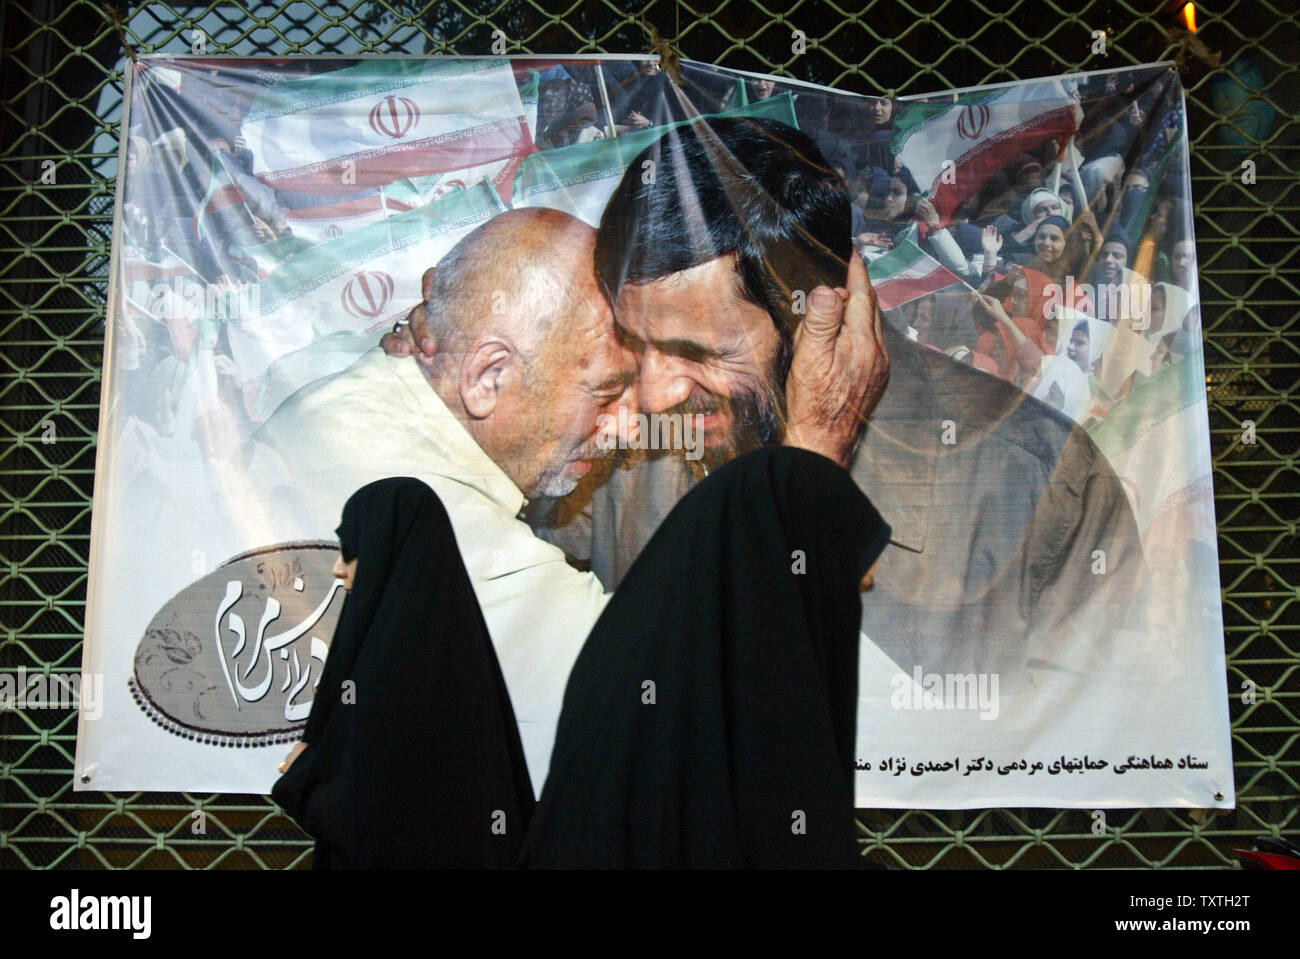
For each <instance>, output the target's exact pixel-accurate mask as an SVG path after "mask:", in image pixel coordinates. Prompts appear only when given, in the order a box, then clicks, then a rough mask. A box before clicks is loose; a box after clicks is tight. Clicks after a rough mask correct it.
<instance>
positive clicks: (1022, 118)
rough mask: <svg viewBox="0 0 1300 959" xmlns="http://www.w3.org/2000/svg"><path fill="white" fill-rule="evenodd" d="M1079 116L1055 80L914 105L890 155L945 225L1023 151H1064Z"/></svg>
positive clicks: (902, 122)
mask: <svg viewBox="0 0 1300 959" xmlns="http://www.w3.org/2000/svg"><path fill="white" fill-rule="evenodd" d="M1082 119H1083V111H1082V110H1081V109H1080V108H1079V104H1078V103H1077V102H1076V101H1075V99H1074V98H1073V97H1072V96H1071V95H1070V93H1069V92H1068V91H1067V90H1066V89H1065V86H1064V84H1063V83H1062V82H1061V80H1060V79H1053V80H1048V81H1043V82H1040V83H1019V84H1014V85H1010V86H1005V87H999V88H995V89H993V90H991V91H984V92H981V93H966V94H957V95H955V96H954V97H953V102H952V103H948V104H944V103H915V104H911V105H909V107H908V109H907V110H904V111H903V113H902V116H901V117H900V118H899V122H898V126H897V127H896V128H895V131H894V140H893V151H894V155H895V156H896V157H897V158H898V159H899V160H900V161H902V164H903V165H904V166H905V167H907V168H908V170H910V171H911V173H912V176H913V177H915V179H916V182H917V184H918V185H919V186H920V187H921V189H922V190H928V191H929V193H930V198H931V200H932V201H933V202H934V206H935V209H937V210H938V212H939V217H940V218H941V220H942V221H943V222H944V223H945V224H946V223H947V222H948V220H949V218H950V217H951V216H952V214H953V213H954V212H955V211H956V209H957V207H959V206H961V204H962V203H963V202H965V200H966V199H967V198H968V197H970V196H972V195H973V194H975V193H976V192H977V191H978V190H979V189H980V187H982V186H983V185H984V184H985V183H986V182H987V181H988V179H989V177H991V176H992V175H993V174H994V173H997V172H998V171H1000V170H1001V169H1002V168H1003V167H1005V166H1006V165H1007V164H1008V163H1009V162H1010V161H1011V160H1013V159H1014V158H1015V157H1017V156H1019V155H1020V154H1022V153H1027V152H1029V151H1030V150H1034V149H1037V148H1038V147H1041V146H1042V145H1043V144H1044V143H1046V142H1048V141H1049V140H1052V139H1055V140H1056V141H1057V142H1058V144H1060V145H1061V146H1062V147H1064V145H1065V143H1066V141H1067V140H1068V139H1069V138H1070V137H1071V136H1073V135H1074V132H1075V131H1076V130H1077V129H1078V128H1079V123H1080V121H1081V120H1082Z"/></svg>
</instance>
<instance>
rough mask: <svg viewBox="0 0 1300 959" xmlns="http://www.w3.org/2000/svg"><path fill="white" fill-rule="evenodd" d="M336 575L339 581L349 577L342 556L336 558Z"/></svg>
mask: <svg viewBox="0 0 1300 959" xmlns="http://www.w3.org/2000/svg"><path fill="white" fill-rule="evenodd" d="M334 575H335V576H336V577H338V578H339V579H343V578H345V577H346V576H347V575H348V570H347V567H346V566H345V565H344V563H343V557H342V556H336V557H334Z"/></svg>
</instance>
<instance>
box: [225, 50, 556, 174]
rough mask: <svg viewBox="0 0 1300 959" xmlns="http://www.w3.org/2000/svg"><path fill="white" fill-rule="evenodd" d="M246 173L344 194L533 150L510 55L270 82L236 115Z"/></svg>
mask: <svg viewBox="0 0 1300 959" xmlns="http://www.w3.org/2000/svg"><path fill="white" fill-rule="evenodd" d="M242 133H243V136H244V140H245V141H246V142H247V143H248V146H249V149H251V150H252V152H253V157H254V164H253V172H254V173H255V174H256V175H257V176H258V177H259V178H260V179H261V180H262V181H263V182H264V183H267V184H269V185H270V186H273V187H275V188H276V189H278V190H289V191H295V192H299V193H322V194H328V193H346V192H349V191H351V190H354V189H355V190H364V189H366V188H368V187H374V186H378V185H381V184H387V183H391V182H393V181H394V180H398V179H401V178H403V177H414V176H427V175H429V174H433V173H445V172H447V171H449V170H464V169H467V168H469V167H475V166H479V165H481V164H484V163H491V162H493V161H502V160H507V159H509V158H511V157H522V156H525V155H527V154H529V153H532V152H533V151H534V150H535V147H534V146H533V141H532V135H531V133H530V132H529V128H528V121H527V119H526V117H525V108H524V104H523V101H522V100H521V98H520V94H519V88H518V86H517V85H516V83H515V75H514V72H513V71H512V70H511V68H510V62H509V61H508V60H506V59H504V58H500V59H497V58H490V59H483V60H477V59H475V60H441V59H440V60H376V61H367V62H364V63H360V64H358V65H356V66H354V67H348V68H347V69H344V70H336V71H333V72H331V73H326V74H322V75H320V76H315V77H307V78H304V79H298V80H287V81H285V82H283V83H277V84H275V85H274V86H272V87H270V88H268V89H267V90H266V92H264V93H263V94H261V95H260V96H259V97H258V98H257V99H256V100H254V101H253V104H252V105H251V107H250V108H249V111H248V114H247V115H246V116H245V117H244V122H243V128H242Z"/></svg>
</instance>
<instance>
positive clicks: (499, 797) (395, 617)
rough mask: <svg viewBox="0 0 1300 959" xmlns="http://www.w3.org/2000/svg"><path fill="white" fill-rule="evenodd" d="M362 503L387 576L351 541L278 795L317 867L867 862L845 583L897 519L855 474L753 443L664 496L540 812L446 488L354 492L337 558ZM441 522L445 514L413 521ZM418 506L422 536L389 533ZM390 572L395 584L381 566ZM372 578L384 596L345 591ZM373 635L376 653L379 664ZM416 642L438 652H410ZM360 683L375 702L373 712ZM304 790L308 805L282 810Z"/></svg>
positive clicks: (581, 666) (563, 723) (854, 635)
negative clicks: (313, 841)
mask: <svg viewBox="0 0 1300 959" xmlns="http://www.w3.org/2000/svg"><path fill="white" fill-rule="evenodd" d="M385 484H390V485H387V486H386V485H385ZM403 497H405V499H403ZM359 500H360V501H362V502H360V503H359V502H358V501H359ZM394 502H396V503H398V504H401V503H405V504H406V506H405V509H402V508H401V507H400V506H398V507H395V506H394V505H392V504H393V503H394ZM357 508H362V510H363V511H362V513H361V514H360V515H365V516H366V517H367V520H366V523H367V526H366V528H368V529H370V528H373V529H374V530H375V533H374V539H373V540H370V541H369V542H371V543H373V544H374V545H373V546H371V547H370V548H371V549H374V550H375V551H376V552H377V553H379V554H381V555H389V556H391V557H395V558H396V559H393V560H390V565H388V566H385V567H382V568H381V569H376V570H374V572H373V573H372V575H374V576H376V577H378V576H379V575H380V574H383V575H384V576H385V578H386V580H387V585H385V586H381V583H383V582H384V581H385V580H378V579H370V580H367V579H365V572H366V563H367V556H369V555H370V553H368V552H367V546H366V542H367V541H366V540H365V539H362V540H361V541H360V544H359V545H358V546H357V547H356V555H358V556H359V557H360V559H359V565H358V568H357V581H356V588H355V589H354V591H353V593H352V595H351V596H350V597H349V599H348V605H347V606H345V607H344V611H343V618H342V619H341V620H340V623H339V631H338V635H337V637H336V639H335V646H334V648H333V649H331V652H330V655H329V662H328V663H327V664H326V671H325V676H324V677H323V678H322V680H321V685H320V687H319V689H318V690H317V693H316V699H315V702H314V703H313V707H312V716H311V719H310V720H309V721H308V728H307V733H306V734H305V736H304V739H305V740H306V741H307V742H308V743H310V745H309V746H308V747H307V749H306V750H305V752H304V753H303V754H302V756H301V757H300V758H298V760H297V761H295V762H294V763H293V765H292V766H291V767H290V770H289V772H288V773H287V774H286V775H285V776H284V777H283V778H282V779H281V781H280V783H279V784H277V786H276V791H275V793H273V795H275V797H276V799H277V801H279V802H280V803H281V805H283V806H284V807H285V808H286V810H288V811H289V812H290V813H291V814H292V815H294V817H295V818H296V819H298V821H299V822H301V823H302V824H303V825H304V827H306V828H307V829H308V831H309V832H311V833H312V834H313V835H315V836H316V837H317V838H318V840H320V844H319V845H318V848H317V857H318V859H319V858H321V857H322V856H329V857H330V861H331V862H332V863H333V864H335V865H343V866H373V865H381V866H382V865H416V866H426V867H427V866H435V867H436V866H459V865H463V866H493V865H507V864H511V863H515V862H521V863H522V864H523V865H525V866H527V867H529V868H548V867H561V868H564V867H578V868H722V867H760V868H761V867H769V868H770V867H847V866H853V865H856V864H858V863H860V862H861V859H860V857H859V856H858V854H857V851H856V849H855V843H854V824H853V777H854V761H855V756H854V743H855V737H856V716H857V685H858V643H859V633H858V630H859V622H860V619H861V600H860V597H859V585H860V584H861V583H863V582H865V581H866V579H865V578H869V571H870V569H871V567H872V566H873V565H874V563H875V561H876V559H877V557H879V555H880V553H881V552H882V551H883V549H884V547H885V545H886V543H887V542H888V538H889V527H888V526H887V525H886V524H885V523H884V521H883V520H882V519H881V517H880V515H879V514H878V513H877V512H876V511H875V509H874V508H873V507H872V505H871V503H870V501H869V500H868V499H867V498H866V497H865V496H864V495H863V494H862V492H861V491H860V490H859V489H858V487H857V485H856V484H855V483H854V482H853V480H852V478H851V477H850V476H849V473H848V472H847V471H846V470H844V469H843V468H841V467H840V466H837V465H836V464H834V463H832V462H831V461H830V460H828V459H825V458H824V457H822V456H819V455H818V454H816V453H810V452H807V451H805V450H800V449H793V448H789V447H769V448H764V449H760V450H757V451H755V452H752V453H749V454H746V455H744V456H741V457H739V458H737V459H735V460H733V461H731V462H730V463H727V464H726V465H724V466H723V467H721V468H720V469H718V470H717V471H715V472H714V473H713V474H712V475H710V476H708V477H706V478H705V479H704V480H703V481H702V482H701V483H699V484H698V485H697V486H696V487H695V488H694V489H693V490H692V491H691V492H690V493H689V494H687V495H686V496H685V497H684V498H683V499H682V501H681V502H680V503H678V504H677V506H676V508H675V509H674V510H673V512H672V513H671V514H670V515H669V517H668V518H667V519H666V520H665V521H664V523H663V525H662V526H661V527H660V528H659V530H658V531H657V532H656V533H655V535H654V537H653V538H652V539H651V541H650V543H649V544H648V545H647V546H646V548H645V550H644V551H643V552H642V554H641V556H640V557H639V558H638V559H637V561H636V563H635V564H634V565H633V566H632V568H631V570H630V571H629V572H628V575H627V577H626V578H625V579H624V581H623V582H622V583H621V585H620V586H619V588H618V591H617V592H616V593H615V594H614V596H613V597H612V598H611V600H610V602H609V605H608V606H607V607H606V608H605V611H604V613H603V614H602V615H601V617H600V619H599V621H598V622H597V623H596V625H595V627H594V628H593V629H592V631H591V634H590V636H589V637H588V639H587V642H586V644H585V645H584V647H583V649H582V652H581V653H580V654H579V656H578V659H577V662H576V663H575V665H574V668H573V672H572V674H571V675H570V677H569V682H568V686H567V687H566V690H565V695H564V706H563V710H562V712H561V715H560V721H559V728H558V731H557V736H556V743H555V750H554V753H553V754H552V758H551V765H550V772H549V774H548V776H547V781H546V784H545V788H544V789H543V791H542V796H541V799H540V801H539V802H538V804H537V807H536V809H532V808H531V807H532V793H531V788H530V785H529V780H528V775H527V772H526V770H525V766H524V760H523V750H522V748H521V747H520V745H519V738H518V734H517V731H516V729H515V723H514V715H513V712H512V711H511V708H510V701H509V696H508V695H507V694H506V690H505V686H504V683H503V682H502V680H501V673H500V670H499V668H498V667H497V665H496V658H495V655H494V653H493V651H492V647H491V644H490V642H489V641H488V637H487V631H486V629H485V628H484V626H483V618H482V615H481V613H480V612H479V610H478V607H477V604H476V602H475V600H474V595H473V592H472V588H471V586H470V584H469V581H468V577H467V576H466V574H465V571H464V567H463V565H462V564H461V562H460V558H459V554H458V553H457V551H456V547H455V539H454V536H453V535H452V532H451V527H450V525H449V524H448V523H447V520H446V514H445V512H443V510H442V509H441V506H440V505H439V504H438V502H437V497H436V496H435V495H434V494H433V493H432V491H430V490H429V489H428V488H427V487H425V486H424V485H423V484H422V483H419V482H418V481H416V480H409V479H408V480H386V481H384V482H383V483H376V484H372V485H371V486H367V487H365V488H363V489H362V490H361V491H360V492H358V493H357V494H356V495H355V496H353V498H352V499H351V500H349V503H348V509H346V510H345V512H344V526H342V527H340V538H341V539H343V542H344V543H345V546H344V559H345V560H347V559H348V558H349V548H348V547H349V545H350V543H349V541H348V540H347V539H345V538H344V537H346V536H347V535H351V534H350V532H349V530H348V529H347V525H348V517H349V515H350V513H349V510H352V511H353V515H355V511H356V509H357ZM370 510H373V511H374V514H373V515H372V513H371V512H369V511H370ZM435 514H436V516H437V518H438V521H437V522H432V521H431V520H430V519H428V518H427V517H429V516H432V515H435ZM378 516H383V517H385V518H386V519H385V520H384V521H381V520H379V519H378V518H376V517H378ZM411 517H415V520H414V521H415V523H416V526H417V527H418V528H419V534H418V536H417V535H410V534H409V533H408V534H407V535H405V536H402V537H401V538H400V539H401V542H398V539H399V537H398V535H397V532H396V531H397V530H400V529H402V526H401V523H402V522H404V521H408V522H409V521H411ZM421 518H423V519H421ZM353 542H356V541H355V540H354V541H353ZM385 544H387V545H385ZM408 544H409V545H408ZM385 551H387V552H385ZM381 562H382V561H376V564H375V565H376V566H379V565H380V563H381ZM399 573H400V574H401V575H402V576H404V577H405V578H406V579H405V584H404V585H403V586H401V587H399V586H398V585H397V584H396V582H394V581H393V579H392V578H395V577H396V576H397V575H398V574H399ZM390 577H392V578H390ZM420 587H422V588H423V589H422V591H421V590H420ZM367 590H368V591H369V592H367ZM380 590H382V599H381V598H379V597H378V596H376V597H375V598H374V599H369V598H368V599H367V600H366V602H367V603H368V605H363V604H362V603H359V602H358V600H359V599H361V598H362V597H370V596H372V595H374V594H375V593H377V592H378V591H380ZM413 592H419V594H420V595H421V596H422V597H423V598H422V599H421V600H420V601H419V603H418V605H417V604H413V603H412V602H411V600H410V599H409V597H410V595H411V594H412V593H413ZM390 604H391V607H390ZM362 617H365V621H366V622H371V621H372V620H373V624H372V625H371V626H370V627H369V631H368V632H367V631H365V630H358V629H357V628H356V626H355V625H353V624H354V623H356V622H358V621H359V620H360V619H361V618H362ZM374 624H381V625H374ZM399 636H400V637H401V638H400V639H399V638H398V637H399ZM376 637H380V639H379V640H378V643H379V649H380V650H381V651H380V652H376V653H374V654H373V655H372V653H371V650H370V648H369V644H370V643H371V642H372V641H374V640H375V638H376ZM362 639H364V644H362V643H361V640H362ZM341 641H342V642H341ZM417 644H418V645H420V646H421V647H424V646H436V647H438V651H433V650H431V649H423V648H421V649H419V650H413V649H411V648H409V647H411V646H412V645H417ZM344 678H355V679H356V681H357V685H356V689H357V704H356V705H355V706H352V705H338V693H337V690H338V689H339V688H340V685H341V683H342V681H343V679H344ZM368 690H369V691H370V692H369V693H368V692H367V691H368ZM367 695H373V696H374V697H375V699H374V700H372V701H371V704H370V705H371V708H370V709H369V710H368V709H366V708H365V702H364V700H363V697H365V696H367ZM444 697H452V698H453V699H454V702H444V701H443V699H444ZM327 702H328V705H326V703H327ZM318 709H319V710H321V712H322V716H321V717H320V718H318V716H317V711H318ZM366 717H373V719H374V721H373V722H367V721H366ZM363 746H364V748H363ZM313 754H315V755H314V757H313ZM431 754H436V755H433V756H432V757H431ZM295 780H300V781H301V782H302V785H296V784H294V781H295ZM286 783H289V784H290V785H289V786H286ZM363 783H364V784H365V785H364V786H363V785H362V784H363ZM301 795H306V796H307V797H308V798H307V800H306V801H301V800H300V801H299V808H301V810H302V811H301V812H300V811H299V808H295V807H294V806H291V805H289V802H288V800H291V799H293V798H294V797H297V796H301ZM282 796H283V797H284V798H282ZM497 809H502V810H506V821H507V823H508V828H507V831H506V837H500V836H495V837H494V836H493V835H492V833H491V831H490V829H489V826H490V822H491V818H490V817H491V816H492V815H493V810H497ZM375 820H378V821H379V822H380V824H381V825H380V828H379V829H378V830H374V829H372V828H370V823H371V822H373V821H375ZM530 820H531V821H530ZM516 824H521V825H525V826H526V827H527V829H526V833H524V832H518V831H516V829H515V826H516ZM524 836H526V838H524V848H523V853H522V856H519V855H518V853H519V845H518V842H517V837H524ZM494 839H502V840H505V841H501V842H494ZM393 846H402V847H403V848H402V850H401V851H400V853H398V852H394V851H393V850H392V849H391V847H393ZM507 855H515V856H516V858H515V859H512V860H509V862H507V861H505V860H504V859H503V858H502V857H503V856H507Z"/></svg>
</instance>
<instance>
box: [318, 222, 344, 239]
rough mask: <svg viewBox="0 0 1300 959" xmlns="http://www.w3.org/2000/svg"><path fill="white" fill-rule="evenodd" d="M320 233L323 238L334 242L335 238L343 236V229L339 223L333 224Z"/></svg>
mask: <svg viewBox="0 0 1300 959" xmlns="http://www.w3.org/2000/svg"><path fill="white" fill-rule="evenodd" d="M320 232H321V236H325V237H328V238H329V239H331V240H332V239H334V238H335V237H340V236H342V235H343V228H342V227H340V226H339V225H338V224H337V223H331V224H330V225H329V226H327V227H325V229H323V230H321V231H320Z"/></svg>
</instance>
